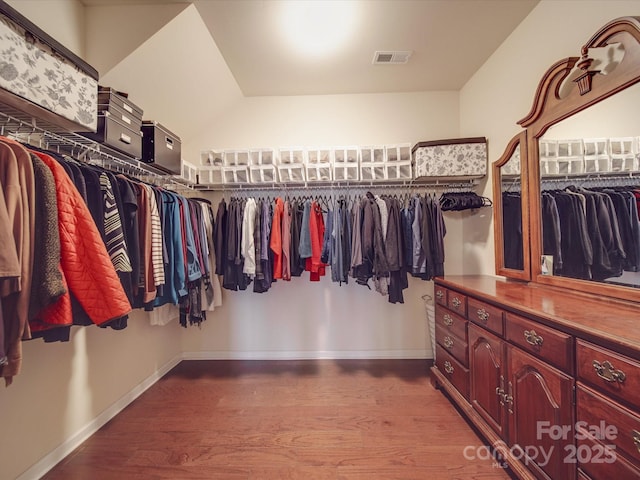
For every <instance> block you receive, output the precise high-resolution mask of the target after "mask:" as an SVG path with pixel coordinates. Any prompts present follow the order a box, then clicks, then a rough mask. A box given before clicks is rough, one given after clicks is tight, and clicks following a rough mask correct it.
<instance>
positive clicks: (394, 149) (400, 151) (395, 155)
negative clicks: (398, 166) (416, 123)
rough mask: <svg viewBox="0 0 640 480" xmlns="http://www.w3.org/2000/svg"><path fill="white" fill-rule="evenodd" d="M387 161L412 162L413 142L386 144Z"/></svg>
mask: <svg viewBox="0 0 640 480" xmlns="http://www.w3.org/2000/svg"><path fill="white" fill-rule="evenodd" d="M385 150H386V152H387V162H411V144H410V143H401V144H398V145H386V146H385Z"/></svg>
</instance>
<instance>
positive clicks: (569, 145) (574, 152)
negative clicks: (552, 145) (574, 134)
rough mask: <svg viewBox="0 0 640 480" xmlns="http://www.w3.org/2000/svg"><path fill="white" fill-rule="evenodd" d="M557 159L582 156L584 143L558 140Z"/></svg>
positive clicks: (579, 140)
mask: <svg viewBox="0 0 640 480" xmlns="http://www.w3.org/2000/svg"><path fill="white" fill-rule="evenodd" d="M557 155H558V158H561V157H581V156H583V155H584V143H583V141H582V140H581V139H578V140H558V153H557Z"/></svg>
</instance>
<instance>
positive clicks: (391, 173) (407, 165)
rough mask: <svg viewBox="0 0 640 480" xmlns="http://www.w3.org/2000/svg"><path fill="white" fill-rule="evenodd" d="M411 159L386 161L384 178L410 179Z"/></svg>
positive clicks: (411, 177)
mask: <svg viewBox="0 0 640 480" xmlns="http://www.w3.org/2000/svg"><path fill="white" fill-rule="evenodd" d="M411 179H413V176H412V172H411V161H397V162H387V163H386V164H385V180H411Z"/></svg>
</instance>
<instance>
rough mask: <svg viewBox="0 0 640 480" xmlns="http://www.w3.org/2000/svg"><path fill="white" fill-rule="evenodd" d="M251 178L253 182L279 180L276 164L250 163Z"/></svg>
mask: <svg viewBox="0 0 640 480" xmlns="http://www.w3.org/2000/svg"><path fill="white" fill-rule="evenodd" d="M249 179H250V180H251V183H274V182H277V181H278V180H277V176H276V167H275V165H250V166H249Z"/></svg>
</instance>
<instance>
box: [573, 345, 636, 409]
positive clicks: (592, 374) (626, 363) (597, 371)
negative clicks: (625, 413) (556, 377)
mask: <svg viewBox="0 0 640 480" xmlns="http://www.w3.org/2000/svg"><path fill="white" fill-rule="evenodd" d="M576 368H577V377H578V379H580V380H583V381H584V382H586V383H589V384H591V385H593V386H595V387H596V388H597V389H598V390H600V391H602V392H605V394H607V395H609V396H611V397H614V398H616V399H618V400H620V401H621V402H622V403H626V404H629V405H631V407H633V408H635V409H638V407H639V406H640V363H638V362H637V361H635V360H632V359H631V358H629V357H625V356H623V355H620V354H617V353H614V352H612V351H610V350H607V349H605V348H602V347H599V346H597V345H593V344H591V343H588V342H585V341H584V340H578V341H577V342H576Z"/></svg>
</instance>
